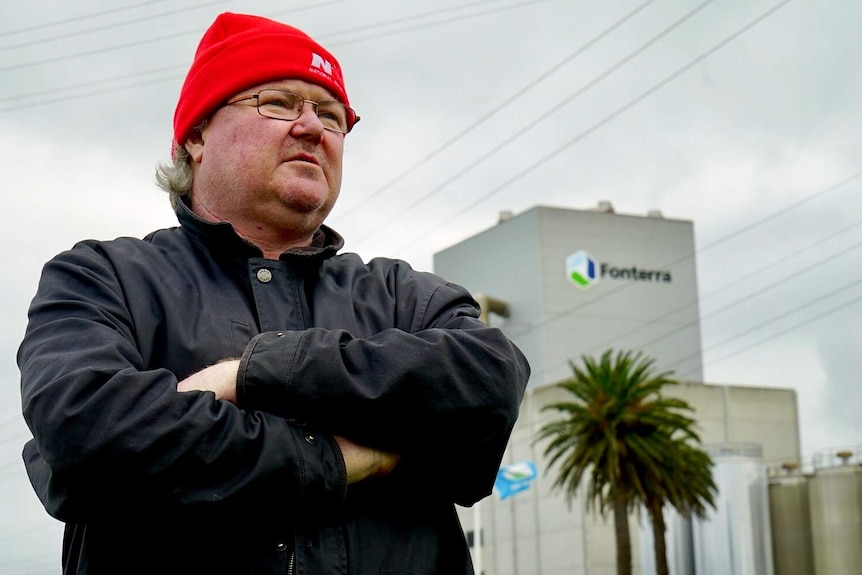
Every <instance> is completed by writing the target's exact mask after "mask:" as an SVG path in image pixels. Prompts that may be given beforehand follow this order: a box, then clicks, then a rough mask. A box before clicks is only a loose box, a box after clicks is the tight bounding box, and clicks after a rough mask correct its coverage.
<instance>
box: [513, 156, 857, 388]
mask: <svg viewBox="0 0 862 575" xmlns="http://www.w3.org/2000/svg"><path fill="white" fill-rule="evenodd" d="M859 175H862V172H859V173H857V176H856V177H858V176H859ZM843 183H846V181H845V182H843ZM834 189H836V187H835V186H829V187H828V188H826V189H825V190H828V191H831V190H834ZM823 191H824V190H821V191H820V192H817V193H816V194H813V195H812V196H809V197H807V198H805V199H803V200H802V201H800V202H796V203H795V204H794V205H793V206H794V207H799V206H801V205H803V204H805V203H807V200H808V199H810V198H812V197H818V196H819V195H821V194H822V193H823ZM786 211H788V210H787V209H786V208H785V209H783V210H779V211H778V212H775V213H773V214H770V215H769V216H767V217H765V218H763V219H761V220H759V221H758V222H756V223H758V224H762V223H764V222H766V221H769V220H771V219H773V217H774V216H775V214H777V213H784V212H786ZM860 225H862V220H857V221H856V222H854V223H852V224H850V225H848V226H845V227H844V228H841V229H840V230H837V231H834V232H832V233H830V234H827V235H826V236H824V237H822V238H819V239H818V240H816V241H814V242H812V243H810V244H808V245H807V246H805V247H803V248H801V249H798V250H796V251H795V252H794V253H795V254H796V255H800V254H802V253H804V252H806V251H809V250H811V249H813V248H815V247H817V246H818V245H820V244H822V243H824V242H825V241H827V240H829V239H832V238H834V237H836V236H838V235H840V234H842V233H846V232H847V231H849V230H851V229H853V228H856V227H859V226H860ZM753 227H755V226H754V225H752V224H750V225H747V226H743V227H742V228H740V229H739V230H735V231H733V232H731V233H729V234H727V235H725V236H723V237H722V238H719V240H717V241H716V242H713V243H712V244H709V245H708V246H706V247H704V248H702V249H701V250H697V251H696V252H694V253H692V254H690V255H688V256H684V257H682V258H678V259H677V260H674V262H672V263H671V264H668V265H667V266H664V267H668V266H669V265H672V264H673V263H677V262H679V261H682V260H684V259H688V258H689V257H693V256H694V254H695V253H699V252H701V251H703V250H706V249H710V248H711V247H714V246H715V245H718V244H720V243H723V242H724V241H725V240H727V239H729V238H731V237H734V236H737V235H739V234H740V233H742V232H743V231H747V230H750V229H752V228H753ZM860 246H862V242H856V243H854V244H852V245H851V246H849V247H846V248H844V249H842V250H840V251H837V252H834V253H832V254H831V255H829V256H826V257H825V258H822V259H820V260H819V261H818V262H817V263H815V264H813V265H811V266H809V267H808V268H807V270H811V269H815V268H817V267H818V266H821V265H824V264H826V263H828V262H830V261H833V260H835V259H837V258H839V257H841V256H843V255H846V254H848V253H849V252H851V251H853V250H856V249H858V248H859V247H860ZM784 263H785V262H784V261H783V260H781V259H780V258H779V259H777V260H775V261H773V262H772V263H770V264H767V265H764V266H760V267H759V268H758V269H757V270H755V271H754V272H752V273H749V274H746V275H744V276H741V277H737V278H734V279H733V280H732V281H730V282H728V283H727V284H725V285H722V286H720V287H718V288H716V289H714V290H713V291H712V292H709V294H707V295H706V296H704V297H701V298H700V299H695V300H693V301H689V302H688V303H686V304H684V305H682V306H679V307H677V308H674V309H672V310H670V311H668V312H666V313H663V314H662V315H660V316H657V317H655V318H652V319H650V320H649V321H647V322H645V323H642V324H641V325H639V326H637V327H635V328H634V329H632V330H629V331H627V332H625V333H622V334H618V335H615V336H614V337H613V338H611V339H608V340H606V341H605V342H603V343H601V344H595V345H593V346H591V347H590V348H589V350H588V351H587V353H590V352H598V351H604V349H606V348H607V347H608V346H609V345H611V344H612V343H614V342H615V341H619V340H622V339H624V338H626V337H630V336H631V335H634V334H635V333H637V332H639V331H642V330H643V329H646V328H648V327H650V326H652V325H655V324H658V323H662V322H663V321H664V320H665V319H667V318H669V317H670V316H672V315H673V314H676V313H678V312H680V311H683V310H685V309H687V308H689V307H691V306H692V305H694V304H696V303H698V302H699V301H703V300H704V299H708V298H709V297H711V296H713V295H716V294H718V293H720V292H722V291H723V290H724V289H726V288H727V287H729V286H731V285H733V284H737V283H739V282H741V281H743V280H748V279H751V278H753V277H755V276H757V275H761V274H763V273H765V272H766V271H768V270H769V269H770V268H773V267H775V266H777V265H781V264H784ZM795 275H796V274H795V273H791V274H788V275H786V276H784V277H782V278H780V279H778V280H776V281H774V282H772V283H771V284H769V285H767V286H764V287H762V288H761V289H759V290H756V291H754V292H749V293H748V294H746V295H745V296H743V297H741V298H739V299H737V300H734V301H732V302H730V303H728V304H727V305H725V306H723V307H721V308H719V309H716V310H713V311H712V312H710V313H709V314H706V315H704V316H699V317H698V319H697V320H695V321H689V322H686V323H683V324H674V325H673V328H672V329H671V330H669V331H667V332H665V333H663V334H661V335H659V336H657V337H654V338H652V339H649V340H646V341H643V342H641V343H639V344H637V345H636V346H633V347H639V348H645V347H647V346H649V345H652V344H654V343H657V342H659V341H661V340H664V339H666V338H668V337H670V336H672V335H675V334H678V333H680V332H682V331H684V330H686V329H689V328H691V327H693V326H695V325H697V324H698V323H699V322H701V321H702V320H704V319H708V318H711V317H714V316H717V315H718V314H719V313H722V312H725V311H727V310H728V309H731V308H733V307H736V306H737V305H740V304H742V303H744V302H746V301H750V300H751V299H753V298H754V297H757V296H759V295H762V294H764V293H766V292H767V291H769V290H770V289H773V288H775V287H778V286H780V285H782V284H785V283H786V282H787V280H788V279H789V278H791V277H794V276H795ZM630 285H631V284H625V285H623V286H620V287H619V288H616V289H614V290H611V291H610V292H606V293H604V294H602V295H600V296H598V297H596V298H594V299H593V300H591V301H590V302H589V305H591V304H592V303H593V302H595V301H596V300H599V299H603V298H605V297H607V296H609V295H612V294H615V293H618V292H620V291H622V290H623V289H628V288H629V287H630ZM587 305H588V304H587V303H584V304H581V305H579V306H575V307H574V308H570V309H568V310H566V311H564V312H561V313H560V314H559V315H558V316H555V317H553V318H550V319H548V320H545V321H543V322H539V323H537V324H534V325H532V326H530V328H528V329H525V330H522V331H520V332H516V333H513V334H512V335H513V336H517V335H522V334H524V333H526V332H527V331H531V330H533V329H535V328H536V327H540V326H542V325H546V324H548V323H551V322H553V321H557V320H558V319H560V318H561V317H567V316H569V315H571V314H572V313H574V312H575V311H577V310H579V309H581V308H583V307H585V306H587ZM795 309H800V308H799V307H797V308H795ZM738 335H739V336H741V335H744V333H742V334H738ZM728 341H729V340H728ZM724 343H727V342H723V343H722V345H723V344H724ZM630 347H632V346H630ZM712 347H713V346H712V345H710V346H708V347H705V348H702V349H701V351H700V352H699V353H697V354H692V355H690V356H687V357H685V358H683V359H680V360H676V361H674V362H673V363H672V364H671V365H677V364H681V363H684V362H685V361H688V360H689V359H693V358H695V357H697V356H699V355H701V353H702V352H703V350H705V349H710V348H712ZM565 363H566V362H557V363H555V364H553V365H551V366H548V367H546V368H545V369H543V370H542V372H541V374H542V375H544V374H546V373H548V372H549V371H552V370H554V369H556V368H558V367H560V366H562V365H563V364H565Z"/></svg>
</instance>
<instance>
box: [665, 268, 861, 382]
mask: <svg viewBox="0 0 862 575" xmlns="http://www.w3.org/2000/svg"><path fill="white" fill-rule="evenodd" d="M860 281H862V280H860ZM858 283H859V282H858V281H857V282H853V284H849V285H846V286H844V287H843V288H840V289H839V290H835V291H833V292H830V294H827V296H831V295H834V293H836V292H838V291H842V290H844V289H847V288H849V287H852V286H853V285H856V284H858ZM824 297H826V296H824ZM822 299H824V298H817V300H815V301H811V302H808V303H807V304H805V306H804V307H808V305H809V304H814V303H817V302H819V301H821V300H822ZM859 301H862V295H860V296H858V297H855V298H853V299H851V300H849V301H846V302H844V303H842V304H839V305H837V306H835V307H833V308H831V309H828V310H826V311H825V312H821V313H819V314H818V315H817V316H815V317H814V318H808V319H805V320H804V321H801V322H799V323H796V324H794V325H791V326H789V327H787V328H785V329H783V330H781V331H778V332H774V333H771V334H769V335H768V336H767V337H764V338H763V339H760V340H758V341H756V342H754V343H752V344H749V345H747V346H745V347H743V348H741V349H738V350H735V351H732V352H730V353H727V354H725V355H723V356H721V357H718V358H716V359H713V360H711V361H709V362H707V364H706V365H708V366H713V365H715V364H716V363H719V362H721V361H724V360H726V359H728V358H730V357H733V356H734V355H738V354H740V353H742V352H744V351H751V349H752V348H754V347H757V346H759V345H763V344H764V343H766V342H768V341H772V340H774V339H775V338H777V337H779V336H782V335H785V334H787V333H790V332H791V331H794V330H797V329H799V328H800V327H806V326H810V325H811V324H812V323H816V322H818V321H820V320H822V319H823V318H825V317H829V316H831V315H832V314H834V313H837V312H839V311H841V310H843V309H845V308H848V307H850V306H851V305H854V304H856V303H858V302H859ZM799 309H801V308H795V309H794V310H791V311H790V312H788V313H787V314H782V315H781V316H778V317H775V318H773V319H771V320H769V321H767V322H764V323H763V324H760V325H757V326H755V327H754V328H752V329H750V330H746V331H745V332H743V333H741V334H737V337H738V336H742V335H745V334H747V333H749V332H750V331H753V330H754V329H759V328H760V327H763V326H764V325H767V324H769V323H772V322H773V321H777V320H778V319H781V318H783V317H784V316H786V315H789V313H792V312H794V311H798V310H799ZM728 341H729V340H725V341H723V342H720V343H719V344H716V345H715V346H710V347H716V346H718V345H724V344H725V343H727V342H728ZM686 359H687V358H684V359H683V360H679V361H677V362H676V363H677V364H678V363H681V362H683V361H685V360H686ZM688 373H692V372H691V371H688V372H684V375H685V374H688Z"/></svg>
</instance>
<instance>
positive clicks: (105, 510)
mask: <svg viewBox="0 0 862 575" xmlns="http://www.w3.org/2000/svg"><path fill="white" fill-rule="evenodd" d="M357 121H358V117H357V116H356V114H355V113H354V112H353V110H352V109H351V108H350V107H349V101H348V98H347V92H346V91H345V88H344V83H343V78H342V73H341V69H340V67H339V65H338V62H337V61H336V59H335V58H334V57H333V56H332V55H331V54H330V53H329V52H327V51H326V50H325V49H323V48H322V47H321V46H319V45H318V44H317V43H316V42H314V41H313V40H312V39H311V38H309V37H308V36H307V35H305V34H304V33H302V32H301V31H299V30H296V29H294V28H291V27H289V26H286V25H283V24H280V23H277V22H273V21H271V20H267V19H263V18H258V17H254V16H247V15H239V14H230V13H226V14H222V15H220V16H219V17H218V18H217V19H216V21H215V22H214V23H213V25H212V26H211V27H210V29H209V30H208V31H207V32H206V34H205V35H204V37H203V39H202V40H201V44H200V46H199V48H198V50H197V53H196V56H195V59H194V62H193V64H192V66H191V69H190V71H189V74H188V76H187V78H186V81H185V83H184V85H183V88H182V91H181V93H180V98H179V104H178V106H177V109H176V114H175V119H174V130H175V133H174V151H173V164H172V165H169V166H163V167H162V168H161V169H160V171H159V176H158V179H159V181H160V182H161V184H162V185H163V186H166V187H168V188H169V189H170V192H171V200H172V203H173V204H174V207H175V209H176V213H177V217H178V219H179V223H180V226H179V227H177V228H171V229H167V230H160V231H157V232H154V233H152V234H150V235H149V236H147V237H146V238H144V239H143V240H135V239H130V238H121V239H117V240H114V241H108V242H100V241H92V240H90V241H84V242H81V243H79V244H78V245H76V246H75V247H74V248H73V249H71V250H70V251H68V252H65V253H63V254H60V255H58V256H57V257H55V258H54V259H53V260H52V261H50V262H49V263H48V264H47V265H46V266H45V268H44V270H43V276H42V279H41V282H40V285H39V289H38V292H37V294H36V296H35V298H34V300H33V303H32V305H31V308H30V322H29V325H28V328H27V332H26V335H25V337H24V341H23V342H22V344H21V347H20V350H19V355H18V361H19V366H20V369H21V375H22V380H21V382H22V383H21V386H22V400H23V412H24V416H25V419H26V420H27V423H28V424H29V426H30V429H31V430H32V432H33V437H34V439H33V440H31V441H30V442H28V443H27V444H26V446H25V448H24V458H25V462H26V466H27V471H28V473H29V476H30V479H31V482H32V484H33V487H34V489H35V490H36V492H37V494H38V495H39V497H40V499H41V501H42V502H43V504H44V505H45V507H46V509H47V511H48V512H49V513H50V514H51V515H52V516H54V517H56V518H57V519H59V520H61V521H63V522H65V524H66V530H65V537H64V544H63V572H64V573H67V574H68V573H86V574H89V575H101V574H111V575H117V574H129V573H148V574H152V573H159V574H164V573H183V574H199V573H200V574H213V573H224V574H228V573H229V574H246V573H264V574H270V573H297V574H315V575H317V574H321V575H328V574H357V573H360V574H364V573H375V574H379V573H412V574H419V573H421V574H431V573H441V574H447V575H449V574H458V573H471V572H472V567H471V566H470V558H469V553H468V549H467V547H466V544H465V540H464V536H463V532H462V530H461V527H460V525H459V523H458V519H457V515H456V513H455V509H454V506H453V503H459V504H463V505H471V504H473V503H474V502H476V501H477V500H479V499H481V498H482V497H484V496H486V495H487V494H488V493H490V491H491V487H492V484H493V480H494V477H495V474H496V471H497V468H498V466H499V462H500V459H501V457H502V454H503V451H504V449H505V446H506V443H507V441H508V437H509V434H510V432H511V430H512V427H513V425H514V422H515V419H516V417H517V413H518V406H519V404H520V401H521V398H522V396H523V393H524V389H525V386H526V382H527V379H528V377H529V367H528V365H527V363H526V361H525V359H524V357H523V355H522V354H521V352H520V351H519V350H518V349H517V348H516V347H515V346H513V345H512V343H511V342H509V341H508V340H507V339H506V338H505V337H504V336H503V334H502V333H501V332H500V331H499V330H497V329H492V328H489V327H487V326H486V325H484V324H483V323H481V322H480V321H479V320H478V319H477V317H478V312H479V310H478V308H477V304H476V303H475V301H474V300H473V299H472V298H471V297H470V295H469V294H468V293H467V292H466V291H465V290H464V289H463V288H461V287H459V286H456V285H453V284H451V283H447V282H445V281H444V280H442V279H440V278H438V277H436V276H433V275H431V274H426V273H419V272H416V271H413V270H412V269H411V268H410V267H409V266H408V265H407V264H405V263H404V262H401V261H396V260H387V259H375V260H372V261H371V262H369V263H367V264H366V263H364V262H362V261H361V260H360V259H359V258H358V257H357V256H356V255H353V254H344V255H337V254H336V252H337V251H338V250H339V248H341V246H342V244H343V242H342V239H341V237H340V236H339V235H338V234H337V233H335V232H334V231H333V230H332V229H330V228H328V227H327V226H325V225H323V221H324V219H325V218H326V216H327V215H328V214H329V211H330V210H331V209H332V206H333V204H334V203H335V200H336V198H337V196H338V193H339V189H340V185H341V169H342V153H343V145H344V138H345V135H346V134H347V132H349V131H350V130H351V128H352V127H353V125H354V124H355V123H356V122H357Z"/></svg>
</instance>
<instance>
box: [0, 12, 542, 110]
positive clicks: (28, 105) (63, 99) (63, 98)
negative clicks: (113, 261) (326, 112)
mask: <svg viewBox="0 0 862 575" xmlns="http://www.w3.org/2000/svg"><path fill="white" fill-rule="evenodd" d="M337 1H343V0H337ZM484 1H486V2H487V0H484ZM492 1H498V0H492ZM538 1H547V0H538ZM513 6H515V7H521V6H523V4H519V5H512V6H506V7H503V8H498V9H496V10H495V11H489V12H484V13H479V14H473V15H470V17H477V16H484V15H487V14H491V13H494V12H499V11H502V10H506V9H510V8H512V7H513ZM454 9H460V8H454ZM454 9H453V8H450V9H448V10H450V11H451V10H454ZM439 12H441V11H439V10H438V11H436V12H434V13H439ZM427 14H428V13H426V15H427ZM416 17H418V16H414V17H411V18H416ZM391 22H393V21H391V20H390V21H387V22H383V23H377V24H371V25H369V26H366V28H367V29H373V28H376V27H381V26H386V25H389V24H390V23H391ZM449 22H450V21H448V20H447V21H442V22H432V23H428V24H425V25H423V26H421V27H422V28H430V27H433V26H438V25H441V24H447V23H449ZM400 32H403V31H399V33H400ZM335 34H338V32H336V33H335ZM386 35H391V33H388V34H386ZM377 37H378V36H369V37H366V38H362V39H361V41H365V40H373V39H376V38H377ZM381 37H382V36H381ZM357 41H360V40H356V41H354V42H357ZM178 68H182V69H183V70H185V69H187V67H186V66H172V67H169V68H163V69H160V70H150V71H147V72H145V73H143V74H131V75H128V74H127V75H124V76H119V77H113V78H108V79H105V80H98V81H95V82H89V83H84V84H77V85H74V86H68V87H67V88H68V89H72V88H82V87H90V86H94V85H100V84H106V83H111V82H114V81H119V80H123V79H131V78H133V77H137V76H139V75H151V74H156V73H159V72H167V71H170V70H176V69H178ZM2 71H3V70H2V69H0V72H2ZM182 77H183V74H182V73H177V74H175V75H172V76H170V77H165V78H159V79H156V80H150V81H142V82H136V83H133V84H124V85H122V86H118V87H113V88H108V89H104V90H96V91H91V92H86V93H82V94H77V95H69V94H63V95H62V96H60V97H56V98H48V99H43V100H39V101H36V102H27V103H23V104H18V105H14V106H8V107H6V108H0V113H3V112H12V111H16V110H23V109H28V108H33V107H35V106H45V105H49V104H55V103H57V102H66V101H70V100H76V99H82V98H89V97H91V96H95V95H101V94H105V93H110V92H117V91H121V90H125V89H129V88H135V87H142V86H147V85H151V84H155V83H158V82H164V81H168V80H176V79H181V78H182ZM67 88H58V89H56V90H51V91H50V92H49V93H61V92H62V91H63V90H65V89H67ZM41 93H44V92H40V94H41ZM36 95H38V94H28V95H15V96H7V97H2V98H0V102H2V101H14V100H19V99H21V98H24V97H30V96H36Z"/></svg>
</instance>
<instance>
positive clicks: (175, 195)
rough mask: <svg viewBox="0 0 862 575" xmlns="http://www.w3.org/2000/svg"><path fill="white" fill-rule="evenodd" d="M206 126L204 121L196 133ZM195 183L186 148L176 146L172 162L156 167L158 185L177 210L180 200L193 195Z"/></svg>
mask: <svg viewBox="0 0 862 575" xmlns="http://www.w3.org/2000/svg"><path fill="white" fill-rule="evenodd" d="M206 125H207V121H206V120H204V121H203V122H201V124H200V125H198V126H197V127H195V129H194V131H195V132H198V133H200V132H201V131H203V129H204V128H205V127H206ZM193 181H194V176H193V175H192V159H191V156H190V155H189V153H188V151H186V149H185V147H184V146H181V145H180V144H174V149H173V153H172V154H171V161H169V162H159V164H158V165H157V166H156V184H158V186H159V187H160V188H161V189H163V190H164V191H166V192H167V193H168V194H169V196H170V200H171V206H172V207H173V208H174V209H176V208H177V203H178V202H179V201H180V198H183V197H187V196H191V195H192V182H193Z"/></svg>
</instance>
